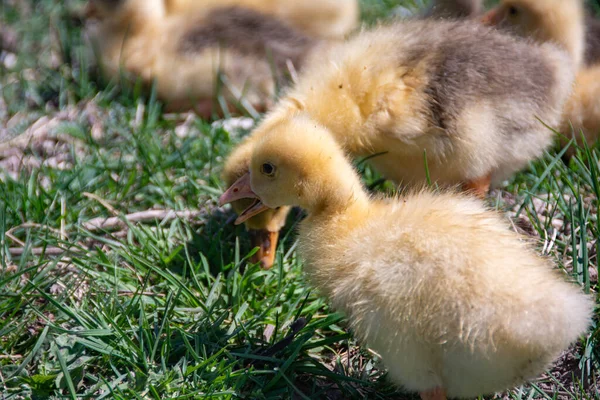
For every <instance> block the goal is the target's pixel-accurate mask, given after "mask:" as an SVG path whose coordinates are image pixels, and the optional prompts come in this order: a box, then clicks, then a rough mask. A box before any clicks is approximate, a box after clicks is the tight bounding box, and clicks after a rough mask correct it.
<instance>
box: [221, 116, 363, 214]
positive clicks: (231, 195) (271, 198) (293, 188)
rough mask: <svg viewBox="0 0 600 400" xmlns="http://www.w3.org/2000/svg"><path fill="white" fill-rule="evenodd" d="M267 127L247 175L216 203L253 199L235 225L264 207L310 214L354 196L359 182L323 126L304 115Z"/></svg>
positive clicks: (253, 155)
mask: <svg viewBox="0 0 600 400" xmlns="http://www.w3.org/2000/svg"><path fill="white" fill-rule="evenodd" d="M266 127H268V129H269V131H268V132H266V133H264V134H263V135H262V137H261V139H260V140H259V141H258V142H257V143H256V145H255V147H254V149H253V152H252V156H251V160H250V165H249V171H248V173H247V174H245V175H243V176H242V177H241V178H240V179H238V180H237V181H236V182H235V183H234V184H233V185H232V186H231V187H230V188H229V189H228V190H227V191H226V192H225V193H224V194H223V195H222V196H221V198H220V200H219V202H220V203H221V204H222V205H223V204H227V203H230V202H232V201H236V200H239V199H242V198H252V199H254V202H253V203H252V204H251V205H250V207H248V208H247V209H246V210H244V211H243V212H242V213H241V214H240V215H239V217H238V219H237V220H236V224H239V223H242V222H244V221H246V220H247V219H248V218H250V217H252V216H254V215H257V214H259V213H261V212H263V211H265V210H267V209H275V208H278V207H281V206H300V207H302V208H304V209H306V210H308V212H309V213H311V212H312V211H314V210H315V209H316V208H318V207H326V206H329V205H338V204H340V203H343V202H344V201H346V202H347V201H349V200H350V199H351V198H352V197H353V196H352V195H353V192H354V190H355V188H356V186H359V187H360V181H359V180H358V177H357V176H356V173H355V172H354V170H353V169H352V166H351V165H350V164H349V163H348V161H347V160H346V159H345V156H344V154H343V152H342V150H341V149H340V148H339V146H338V144H337V143H336V142H335V140H334V138H333V137H332V136H331V133H329V131H328V130H327V129H326V128H324V127H322V126H320V125H319V124H318V123H317V122H315V121H312V120H311V119H309V118H308V117H304V116H296V117H291V118H289V119H284V120H281V121H279V122H278V123H277V124H267V125H266ZM259 129H261V128H259Z"/></svg>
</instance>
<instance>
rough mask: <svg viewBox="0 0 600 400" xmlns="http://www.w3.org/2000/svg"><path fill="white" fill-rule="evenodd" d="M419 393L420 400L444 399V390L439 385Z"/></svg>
mask: <svg viewBox="0 0 600 400" xmlns="http://www.w3.org/2000/svg"><path fill="white" fill-rule="evenodd" d="M419 394H420V395H421V399H422V400H446V391H445V390H444V389H442V388H439V387H437V388H435V389H431V390H428V391H426V392H421V393H419Z"/></svg>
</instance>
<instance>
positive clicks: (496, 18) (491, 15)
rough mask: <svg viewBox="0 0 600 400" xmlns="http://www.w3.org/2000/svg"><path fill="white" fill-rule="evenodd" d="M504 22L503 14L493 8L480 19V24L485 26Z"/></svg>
mask: <svg viewBox="0 0 600 400" xmlns="http://www.w3.org/2000/svg"><path fill="white" fill-rule="evenodd" d="M503 20H504V13H502V11H501V10H500V9H499V8H494V9H492V10H490V11H488V12H487V13H485V14H484V15H483V17H481V21H480V22H481V23H482V24H483V25H487V26H496V25H499V24H500V23H501V22H502V21H503Z"/></svg>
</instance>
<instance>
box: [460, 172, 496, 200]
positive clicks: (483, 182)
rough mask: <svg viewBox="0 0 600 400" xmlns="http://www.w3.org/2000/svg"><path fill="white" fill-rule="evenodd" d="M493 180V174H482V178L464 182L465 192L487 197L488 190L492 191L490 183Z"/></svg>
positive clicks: (482, 197)
mask: <svg viewBox="0 0 600 400" xmlns="http://www.w3.org/2000/svg"><path fill="white" fill-rule="evenodd" d="M491 182H492V174H488V175H486V176H482V177H481V178H477V179H473V180H471V181H468V182H465V183H464V184H463V186H462V187H463V190H464V191H465V192H470V193H473V194H474V195H475V196H477V197H479V198H481V199H485V196H487V194H488V192H489V191H490V184H491Z"/></svg>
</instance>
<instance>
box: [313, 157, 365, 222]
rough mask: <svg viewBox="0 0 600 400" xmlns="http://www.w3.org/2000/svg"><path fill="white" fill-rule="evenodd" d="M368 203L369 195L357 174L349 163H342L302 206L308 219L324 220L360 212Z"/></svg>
mask: <svg viewBox="0 0 600 400" xmlns="http://www.w3.org/2000/svg"><path fill="white" fill-rule="evenodd" d="M345 169H347V170H346V171H344V170H345ZM349 172H351V173H352V174H351V175H350V174H349ZM368 205H369V196H368V194H367V193H366V192H365V189H364V188H363V186H362V183H361V181H360V179H359V177H358V175H357V174H356V172H354V170H352V167H351V166H350V165H348V166H345V165H344V166H341V167H339V169H338V171H336V172H335V173H333V174H331V175H330V176H329V178H328V179H327V180H324V181H323V182H322V183H321V184H320V186H319V188H318V190H317V194H316V195H315V196H311V199H309V201H308V202H307V204H305V206H304V208H305V209H306V210H307V212H308V216H309V219H312V220H322V221H326V220H329V219H331V218H339V217H340V216H344V215H348V214H350V215H356V214H360V213H362V212H364V211H366V210H367V208H368Z"/></svg>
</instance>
